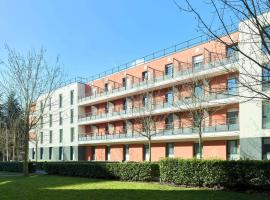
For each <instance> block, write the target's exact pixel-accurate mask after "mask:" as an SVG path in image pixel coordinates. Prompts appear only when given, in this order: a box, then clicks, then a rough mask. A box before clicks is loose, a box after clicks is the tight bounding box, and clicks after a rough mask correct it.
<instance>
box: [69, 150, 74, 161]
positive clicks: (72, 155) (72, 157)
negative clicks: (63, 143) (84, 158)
mask: <svg viewBox="0 0 270 200" xmlns="http://www.w3.org/2000/svg"><path fill="white" fill-rule="evenodd" d="M73 159H74V148H73V147H70V160H73Z"/></svg>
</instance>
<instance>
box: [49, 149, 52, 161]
mask: <svg viewBox="0 0 270 200" xmlns="http://www.w3.org/2000/svg"><path fill="white" fill-rule="evenodd" d="M51 159H52V147H49V160H51Z"/></svg>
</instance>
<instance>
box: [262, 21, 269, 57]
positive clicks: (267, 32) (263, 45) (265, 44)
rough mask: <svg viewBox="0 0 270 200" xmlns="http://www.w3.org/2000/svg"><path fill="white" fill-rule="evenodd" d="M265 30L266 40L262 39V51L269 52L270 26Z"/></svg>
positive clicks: (264, 37) (264, 36)
mask: <svg viewBox="0 0 270 200" xmlns="http://www.w3.org/2000/svg"><path fill="white" fill-rule="evenodd" d="M264 31H265V33H264V34H263V39H264V41H262V52H263V53H264V54H268V52H269V51H270V45H269V44H270V26H267V27H265V28H264ZM267 49H268V50H267Z"/></svg>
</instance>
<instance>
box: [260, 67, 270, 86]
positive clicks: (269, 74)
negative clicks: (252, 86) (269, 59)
mask: <svg viewBox="0 0 270 200" xmlns="http://www.w3.org/2000/svg"><path fill="white" fill-rule="evenodd" d="M269 88H270V65H269V64H267V65H264V68H263V69H262V89H263V90H267V89H269Z"/></svg>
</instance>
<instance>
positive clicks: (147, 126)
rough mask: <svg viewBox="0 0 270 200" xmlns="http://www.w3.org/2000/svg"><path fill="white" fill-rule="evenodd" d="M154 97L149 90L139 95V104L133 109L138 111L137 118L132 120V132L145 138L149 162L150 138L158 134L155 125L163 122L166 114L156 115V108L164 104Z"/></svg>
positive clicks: (150, 158) (150, 155)
mask: <svg viewBox="0 0 270 200" xmlns="http://www.w3.org/2000/svg"><path fill="white" fill-rule="evenodd" d="M154 95H155V96H158V95H157V94H155V93H154V92H153V91H151V90H149V89H147V90H146V92H145V93H143V94H141V95H139V99H137V100H139V102H138V103H137V106H136V107H135V108H134V109H135V110H136V109H137V110H138V112H137V115H138V116H137V117H136V118H134V120H133V123H134V127H133V130H134V132H135V133H137V134H139V135H141V136H143V137H145V138H146V139H147V141H148V148H149V161H151V160H152V153H151V146H152V137H153V136H155V135H156V134H157V132H158V129H157V125H156V123H157V122H159V121H164V120H165V118H166V114H157V113H156V111H157V108H158V107H159V106H162V105H164V102H159V101H157V100H156V99H155V97H154ZM135 101H136V100H135Z"/></svg>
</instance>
